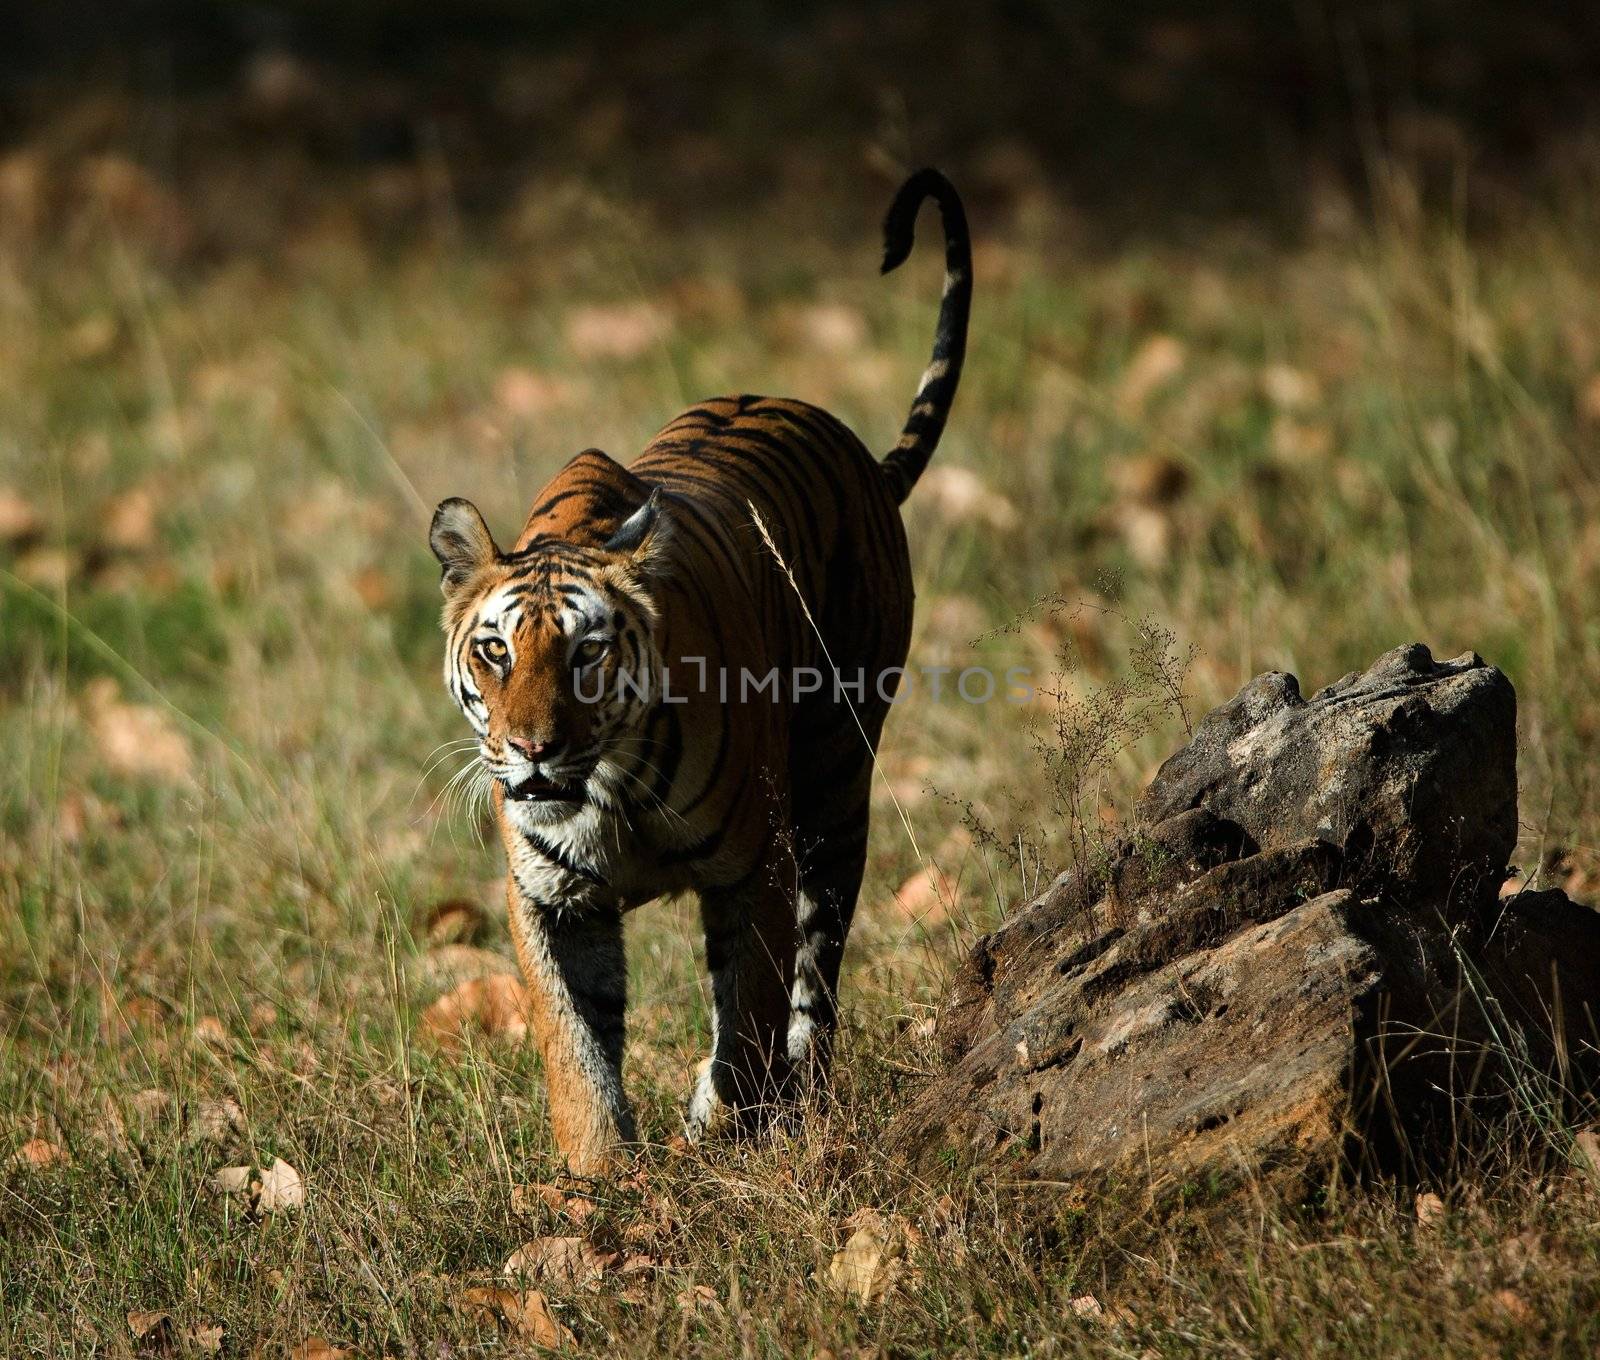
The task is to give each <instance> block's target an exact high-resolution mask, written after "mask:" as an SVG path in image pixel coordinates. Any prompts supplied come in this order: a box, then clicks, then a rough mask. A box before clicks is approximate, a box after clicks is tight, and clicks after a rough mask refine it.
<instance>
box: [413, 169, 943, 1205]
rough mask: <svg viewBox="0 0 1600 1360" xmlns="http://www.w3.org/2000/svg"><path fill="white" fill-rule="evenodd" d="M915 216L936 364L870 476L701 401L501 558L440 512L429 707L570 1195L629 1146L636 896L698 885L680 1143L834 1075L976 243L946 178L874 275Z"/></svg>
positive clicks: (820, 419) (718, 401)
mask: <svg viewBox="0 0 1600 1360" xmlns="http://www.w3.org/2000/svg"><path fill="white" fill-rule="evenodd" d="M928 199H932V200H933V202H934V203H935V204H936V205H937V207H938V210H939V214H940V217H941V220H942V226H943V230H944V241H945V270H944V291H943V295H942V299H941V302H940V307H939V313H938V320H937V324H936V328H935V332H934V340H933V353H932V357H931V359H930V361H929V363H928V366H927V368H926V370H925V371H924V373H923V375H922V379H921V382H920V383H919V385H918V387H917V391H916V395H915V397H914V398H913V401H912V404H911V410H910V414H909V415H908V417H907V419H906V422H905V424H904V427H903V429H902V431H901V434H900V437H899V440H898V441H897V442H896V444H895V445H894V447H893V448H892V449H891V450H890V451H889V452H888V453H887V454H886V455H885V456H884V457H883V458H882V459H881V460H879V459H877V458H875V457H874V456H873V455H872V454H871V453H869V452H868V450H867V448H866V446H865V445H864V444H863V443H862V442H861V440H860V439H858V438H857V437H856V435H854V434H853V433H852V432H851V431H850V430H849V429H848V428H846V426H845V425H844V424H842V423H841V422H840V421H839V420H838V419H836V418H835V417H834V416H832V415H830V414H828V413H827V412H826V411H824V410H822V409H820V408H819V407H817V406H814V405H811V404H808V403H806V402H804V401H798V400H792V399H787V398H772V397H763V396H754V395H742V396H724V397H715V398H712V399H710V400H706V401H701V402H699V403H697V404H696V405H693V406H691V407H689V409H688V410H686V411H684V412H683V413H682V414H681V415H679V416H678V417H677V418H676V419H674V420H673V421H672V422H671V423H670V424H668V425H667V426H666V427H665V428H664V429H662V430H661V432H660V433H659V434H657V435H656V436H655V437H654V438H653V439H651V440H650V442H649V443H648V444H647V445H646V446H645V448H644V449H643V451H642V452H640V453H639V454H638V456H637V457H636V458H634V460H633V461H632V462H631V463H629V464H628V465H627V466H623V465H622V464H621V463H619V462H618V461H616V460H615V459H613V458H612V457H610V456H609V455H608V454H606V453H603V452H601V451H600V450H599V449H593V448H591V449H586V450H584V451H583V452H581V453H579V454H577V455H576V456H575V457H574V458H572V460H571V461H570V462H568V463H567V464H566V466H565V467H563V468H562V469H561V470H560V471H559V472H558V473H556V475H555V476H554V478H552V480H551V481H550V482H549V483H548V484H547V485H546V486H545V487H544V489H543V490H542V491H541V492H540V493H539V495H538V496H537V498H536V499H535V502H534V505H533V508H532V510H531V511H530V513H529V514H528V517H527V519H526V521H525V523H524V525H523V527H522V531H521V533H520V534H519V535H518V536H517V538H516V540H515V542H514V543H513V544H512V546H511V547H510V549H509V550H502V549H501V548H500V547H499V546H497V544H496V542H495V539H494V537H493V536H492V535H491V533H490V530H489V528H488V525H487V524H486V523H485V521H484V518H483V515H482V514H481V513H480V512H479V511H478V509H477V508H476V507H475V506H474V505H473V504H472V503H471V502H469V501H466V500H463V499H461V498H451V499H448V500H445V501H443V502H442V503H441V504H440V505H439V507H438V509H437V510H436V511H435V513H434V515H433V520H432V525H431V529H430V533H429V543H430V546H431V548H432V550H433V553H434V556H435V557H436V558H437V559H438V562H439V565H440V569H441V575H440V588H441V589H442V591H443V593H444V612H443V627H444V633H445V638H446V648H445V666H444V679H445V685H446V687H447V689H448V690H449V692H450V694H451V696H452V697H453V698H454V700H455V702H456V705H457V706H458V707H459V708H460V710H461V712H462V714H463V715H464V716H465V717H466V720H467V722H468V724H469V725H470V726H471V728H472V731H473V733H474V734H475V736H476V738H477V747H476V756H477V759H478V760H479V761H481V764H482V767H483V769H484V770H485V771H486V772H487V775H488V776H489V777H491V778H492V807H493V812H494V816H495V820H496V822H497V824H498V827H499V832H500V837H501V840H502V842H503V844H504V847H505V854H506V860H507V867H508V873H507V879H506V909H507V915H508V919H509V924H510V936H511V940H512V943H513V945H514V947H515V951H516V954H517V958H518V962H519V963H520V965H521V969H522V972H523V974H524V976H525V978H526V981H527V993H528V1012H529V1020H530V1028H531V1030H532V1032H533V1036H534V1039H535V1041H536V1044H537V1047H538V1050H539V1053H540V1056H541V1059H542V1066H543V1071H544V1079H545V1086H546V1096H547V1099H546V1108H547V1112H548V1117H549V1121H550V1125H551V1131H552V1133H553V1136H554V1140H555V1145H556V1148H557V1151H558V1153H559V1155H560V1156H561V1157H562V1158H563V1159H564V1160H565V1163H566V1166H567V1168H568V1169H569V1170H570V1171H571V1172H573V1173H575V1174H578V1175H600V1174H604V1173H605V1172H607V1171H609V1170H613V1169H615V1168H616V1167H618V1166H619V1165H620V1164H621V1162H622V1159H623V1158H624V1157H625V1156H626V1153H627V1150H628V1149H629V1148H630V1147H636V1146H637V1130H636V1126H635V1121H634V1117H633V1113H632V1109H631V1106H630V1104H629V1101H628V1098H627V1095H626V1093H625V1091H624V1089H623V1081H622V1058H623V1040H624V1011H625V1007H626V1000H627V997H626V977H627V968H626V960H625V957H624V950H623V917H624V915H625V914H626V913H627V912H629V911H631V910H632V909H634V908H635V907H638V906H640V905H642V904H644V903H646V902H648V901H650V900H652V899H655V898H658V897H661V896H664V895H668V894H675V893H681V892H686V891H687V892H692V893H693V894H694V895H695V896H696V897H697V898H698V902H699V911H700V921H701V926H702V929H703V933H704V944H705V968H706V972H707V973H708V975H709V983H710V1001H711V1005H710V1012H711V1014H710V1022H711V1024H710V1027H711V1044H710V1049H711V1051H710V1055H709V1057H708V1058H707V1059H706V1060H705V1061H704V1062H702V1063H701V1064H700V1066H699V1068H698V1071H697V1075H696V1077H695V1078H694V1080H693V1082H692V1088H691V1093H690V1096H689V1099H688V1106H687V1111H686V1113H685V1116H684V1125H685V1127H684V1133H683V1136H684V1137H685V1138H686V1139H687V1140H688V1141H690V1142H695V1141H698V1140H700V1139H703V1138H705V1137H706V1136H707V1135H708V1134H710V1133H711V1132H712V1131H713V1130H717V1129H741V1128H745V1127H748V1126H751V1125H755V1124H760V1123H761V1122H763V1121H764V1120H766V1119H768V1118H769V1117H770V1115H771V1112H772V1111H774V1110H776V1109H780V1108H782V1107H783V1106H784V1104H785V1103H786V1102H788V1101H789V1100H790V1099H791V1096H792V1094H793V1093H794V1092H795V1090H796V1089H797V1087H800V1086H801V1085H802V1084H803V1083H805V1082H806V1081H807V1080H808V1077H807V1074H810V1079H816V1078H819V1077H820V1078H821V1079H822V1080H823V1081H824V1082H825V1081H826V1077H827V1073H828V1067H829V1062H830V1059H831V1055H832V1051H833V1047H834V1039H835V1033H836V1029H837V1025H838V1018H839V1006H838V984H839V971H840V965H841V962H842V960H843V957H844V949H845V940H846V937H847V936H848V934H849V932H850V924H851V920H852V918H853V916H854V913H855V908H856V900H857V897H858V895H859V893H860V889H861V880H862V875H863V872H864V869H865V866H866V855H867V832H868V826H869V822H870V803H871V796H870V795H871V781H872V775H873V772H874V769H875V761H876V752H877V747H878V742H879V738H880V736H881V734H882V731H883V725H884V720H885V718H886V716H887V714H888V711H889V708H890V707H891V706H892V704H893V703H894V702H895V698H896V689H895V684H894V678H895V677H903V676H904V674H905V672H904V670H903V665H904V662H905V660H906V655H907V650H908V647H909V645H910V638H911V625H912V606H913V599H914V591H913V588H912V581H911V560H910V554H909V550H908V547H907V542H906V535H905V530H904V526H903V524H902V521H901V517H900V510H899V507H900V506H901V505H902V504H903V503H904V502H905V500H906V498H907V497H908V495H909V494H910V492H911V489H912V488H913V487H914V486H915V485H916V482H917V479H918V478H919V477H920V476H921V474H922V472H923V470H924V469H925V468H926V467H927V465H928V461H929V459H930V458H931V456H932V454H933V451H934V449H935V447H936V446H937V444H938V442H939V437H940V435H941V434H942V432H943V430H944V427H945V423H946V420H947V418H948V416H949V413H950V408H951V403H952V401H953V399H954V396H955V392H956V386H957V384H958V382H959V380H960V377H961V368H962V362H963V360H964V358H965V354H966V341H967V323H968V316H969V313H970V310H971V301H972V244H971V240H970V237H969V234H968V227H967V217H966V212H965V209H964V207H963V205H962V202H961V199H960V197H959V195H958V194H957V193H956V190H955V189H954V187H953V186H952V185H951V183H950V181H949V180H948V179H947V178H946V177H945V176H944V175H943V174H941V173H939V172H938V171H937V170H933V169H924V170H921V171H918V172H917V173H916V174H914V175H912V176H911V177H910V178H909V179H907V180H906V182H905V183H904V184H903V185H902V186H901V187H900V189H899V190H898V191H897V192H896V193H895V195H894V197H893V199H892V201H891V203H890V206H889V209H888V212H887V214H886V216H885V218H884V225H883V242H884V247H883V249H884V253H883V261H882V272H883V273H885V274H887V273H889V272H890V271H891V270H893V269H895V268H897V267H898V266H899V265H900V264H901V263H903V262H904V261H905V260H906V258H907V257H908V256H909V254H910V252H911V248H912V244H913V231H914V227H915V224H916V219H917V216H918V212H919V210H920V208H921V206H922V204H923V203H924V202H925V201H926V200H928ZM791 678H793V683H792V684H791V683H790V681H791ZM752 679H753V681H754V692H752Z"/></svg>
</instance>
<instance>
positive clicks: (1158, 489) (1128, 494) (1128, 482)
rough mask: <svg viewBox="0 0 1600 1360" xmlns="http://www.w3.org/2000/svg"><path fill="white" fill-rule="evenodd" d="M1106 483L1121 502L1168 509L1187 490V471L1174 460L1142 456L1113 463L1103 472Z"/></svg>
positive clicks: (1121, 459) (1155, 455) (1146, 454)
mask: <svg viewBox="0 0 1600 1360" xmlns="http://www.w3.org/2000/svg"><path fill="white" fill-rule="evenodd" d="M1106 480H1107V481H1108V482H1110V483H1111V486H1112V487H1113V489H1114V490H1115V491H1116V493H1117V494H1118V495H1119V496H1121V497H1122V498H1123V499H1124V500H1130V501H1133V502H1135V503H1136V504H1138V505H1171V504H1172V503H1173V502H1174V501H1176V500H1178V499H1180V498H1181V497H1182V496H1183V493H1184V492H1185V491H1187V490H1188V489H1189V469H1188V468H1187V467H1186V466H1184V464H1182V463H1180V462H1179V461H1178V460H1177V459H1176V458H1168V457H1166V456H1165V455H1164V454H1159V453H1145V454H1139V455H1137V456H1135V457H1131V458H1119V459H1117V460H1116V462H1114V463H1112V464H1111V465H1110V466H1109V467H1107V468H1106Z"/></svg>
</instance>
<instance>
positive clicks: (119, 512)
mask: <svg viewBox="0 0 1600 1360" xmlns="http://www.w3.org/2000/svg"><path fill="white" fill-rule="evenodd" d="M100 538H101V541H102V542H104V543H105V545H106V546H107V547H108V548H115V549H117V550H118V551H120V552H145V551H147V550H148V549H150V548H152V547H154V546H155V541H156V498H155V496H153V495H152V494H151V493H150V492H149V491H148V490H147V489H146V488H144V487H142V486H136V487H134V488H133V489H132V490H129V491H124V492H123V493H122V494H121V495H120V496H113V497H112V498H111V500H109V501H108V502H107V503H106V505H105V507H104V508H103V509H102V510H101V512H100Z"/></svg>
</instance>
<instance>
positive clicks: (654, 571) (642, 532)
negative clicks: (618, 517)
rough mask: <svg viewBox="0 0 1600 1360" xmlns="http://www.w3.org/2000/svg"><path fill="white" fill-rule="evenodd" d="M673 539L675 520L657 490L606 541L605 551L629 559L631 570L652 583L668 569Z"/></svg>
mask: <svg viewBox="0 0 1600 1360" xmlns="http://www.w3.org/2000/svg"><path fill="white" fill-rule="evenodd" d="M671 539H672V520H671V518H670V517H669V516H668V515H667V514H666V512H665V511H664V510H663V509H662V505H661V492H660V491H659V490H653V491H651V493H650V494H649V495H648V496H647V497H645V502H644V504H643V505H641V506H640V507H639V508H638V509H637V510H635V511H634V512H633V513H632V514H631V515H629V516H628V518H627V519H625V520H623V521H622V523H621V524H619V525H618V526H617V530H616V532H615V533H614V534H612V535H611V537H610V538H608V539H607V540H606V541H605V550H606V551H607V552H608V553H616V554H618V555H619V556H625V557H626V558H627V560H628V566H629V567H630V568H631V569H632V570H633V571H634V572H635V573H636V574H637V575H639V576H640V577H642V578H644V579H645V580H650V579H653V578H655V577H658V576H660V575H662V574H663V572H664V571H665V569H666V560H667V544H668V543H669V542H670V541H671Z"/></svg>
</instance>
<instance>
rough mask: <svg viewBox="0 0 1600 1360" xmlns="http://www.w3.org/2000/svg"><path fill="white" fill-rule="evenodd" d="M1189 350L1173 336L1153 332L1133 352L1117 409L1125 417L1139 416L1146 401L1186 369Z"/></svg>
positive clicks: (1125, 373) (1119, 395)
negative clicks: (1153, 333) (1184, 367)
mask: <svg viewBox="0 0 1600 1360" xmlns="http://www.w3.org/2000/svg"><path fill="white" fill-rule="evenodd" d="M1187 359H1188V351H1187V350H1185V349H1184V347H1183V342H1182V341H1180V340H1178V339H1176V338H1175V337H1173V336H1170V335H1152V336H1151V337H1150V338H1149V339H1148V340H1146V341H1145V342H1144V343H1143V344H1142V345H1140V346H1139V348H1138V349H1136V350H1135V351H1134V352H1133V357H1132V358H1131V359H1129V360H1128V366H1127V368H1126V369H1124V370H1123V373H1122V380H1121V381H1120V382H1119V383H1118V384H1117V408H1118V410H1119V411H1121V413H1122V414H1123V415H1125V416H1132V415H1138V414H1139V413H1140V412H1142V411H1143V410H1144V407H1145V403H1146V402H1148V401H1149V399H1150V398H1151V397H1152V396H1153V395H1154V394H1155V393H1156V392H1157V391H1159V390H1160V389H1161V388H1163V387H1165V386H1166V385H1167V384H1168V383H1169V382H1171V381H1172V380H1173V379H1174V378H1175V377H1177V376H1178V374H1179V373H1180V372H1181V371H1182V370H1183V366H1184V363H1185V362H1186V361H1187Z"/></svg>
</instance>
